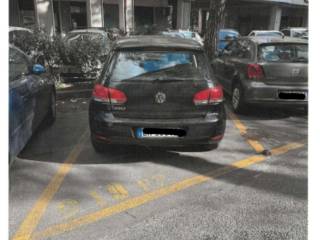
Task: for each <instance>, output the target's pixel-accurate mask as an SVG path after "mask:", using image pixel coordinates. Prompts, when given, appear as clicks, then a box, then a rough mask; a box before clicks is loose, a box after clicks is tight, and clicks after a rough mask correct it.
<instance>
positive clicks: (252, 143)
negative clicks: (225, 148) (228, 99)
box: [228, 111, 265, 153]
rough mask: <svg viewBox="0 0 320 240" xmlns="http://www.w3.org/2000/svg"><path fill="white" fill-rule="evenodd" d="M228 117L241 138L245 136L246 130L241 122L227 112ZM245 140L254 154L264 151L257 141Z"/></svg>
mask: <svg viewBox="0 0 320 240" xmlns="http://www.w3.org/2000/svg"><path fill="white" fill-rule="evenodd" d="M228 115H229V117H230V118H231V120H232V121H233V123H234V125H235V126H236V128H238V130H239V132H240V134H241V136H245V135H246V134H247V130H248V128H247V127H246V126H245V125H244V124H243V123H242V122H241V120H240V119H239V118H238V117H237V116H236V115H235V114H234V113H232V112H230V111H229V112H228ZM246 140H247V143H248V144H249V145H250V146H251V147H252V148H253V149H254V150H255V151H256V153H261V152H263V151H264V150H265V149H264V147H263V145H262V144H261V143H260V142H259V141H257V140H254V139H250V138H247V139H246Z"/></svg>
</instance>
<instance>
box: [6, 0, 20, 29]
mask: <svg viewBox="0 0 320 240" xmlns="http://www.w3.org/2000/svg"><path fill="white" fill-rule="evenodd" d="M20 25H21V22H20V9H19V2H18V0H9V26H20Z"/></svg>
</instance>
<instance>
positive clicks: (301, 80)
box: [9, 29, 308, 153]
mask: <svg viewBox="0 0 320 240" xmlns="http://www.w3.org/2000/svg"><path fill="white" fill-rule="evenodd" d="M261 33H262V32H261V31H259V32H257V31H255V32H253V33H252V36H248V37H241V36H240V34H239V33H238V32H237V31H235V30H233V29H221V30H220V32H219V46H218V48H219V50H220V52H219V55H218V56H217V57H215V58H214V59H213V60H212V62H211V60H209V59H208V58H207V56H206V54H205V51H204V48H203V45H202V44H201V42H200V41H195V40H194V39H193V38H194V37H195V35H193V34H192V33H191V34H190V32H183V31H168V32H163V33H162V34H161V35H151V36H131V37H127V38H121V39H118V40H116V41H114V42H112V44H111V41H109V39H108V38H107V35H106V34H105V33H104V32H103V31H100V30H77V31H71V32H70V33H69V34H67V35H66V36H65V37H64V41H65V44H66V45H70V46H72V45H73V44H75V48H76V49H77V46H78V45H77V42H78V41H80V42H81V41H85V42H86V43H88V44H90V43H92V44H93V43H94V42H96V43H98V45H99V46H101V50H99V54H97V56H96V57H97V58H98V56H101V57H103V58H104V61H103V62H101V65H100V66H98V64H97V66H96V67H99V68H101V70H102V71H101V74H100V75H99V76H96V77H94V80H95V86H94V89H93V92H92V98H91V100H90V106H89V124H90V130H91V142H92V145H93V147H94V148H95V150H96V151H97V152H103V151H105V150H106V146H107V145H108V144H109V145H110V144H140V145H146V146H165V147H173V148H179V147H185V146H196V147H197V148H198V149H199V148H204V149H213V148H216V147H217V146H218V144H219V142H220V141H221V140H222V138H223V136H224V131H225V126H226V113H225V108H224V92H225V93H227V94H228V95H230V96H231V103H232V108H233V110H234V111H235V112H238V113H243V112H244V110H245V109H246V108H247V107H248V106H249V104H250V105H251V104H263V105H272V106H276V105H278V106H283V105H285V106H294V107H296V106H301V107H305V108H306V107H307V104H308V71H307V68H308V42H307V40H304V39H301V38H290V37H283V36H282V35H281V34H280V35H281V37H278V36H276V37H274V36H272V37H270V36H266V35H265V34H266V33H267V34H269V32H267V31H263V36H259V34H261ZM270 34H271V33H270ZM274 34H275V35H278V34H277V33H275V32H273V33H272V35H274ZM182 36H183V37H182ZM21 59H22V60H23V61H22V60H21ZM9 62H10V104H11V105H10V124H11V125H10V142H11V146H13V147H12V152H14V153H16V152H19V151H20V150H21V149H22V147H23V146H24V144H25V142H26V141H27V140H28V139H29V138H30V136H31V135H32V133H33V132H34V130H35V129H36V128H37V126H39V124H40V123H41V121H42V120H44V119H45V118H47V119H51V120H52V119H54V117H55V89H54V84H53V83H52V81H50V76H48V75H46V74H45V70H44V68H43V67H42V66H41V65H37V64H36V65H33V67H32V64H31V61H30V60H29V58H28V57H27V56H26V55H25V54H24V53H23V52H22V51H20V50H19V49H17V48H16V47H13V46H10V59H9ZM70 69H71V68H70ZM74 69H76V68H74ZM69 73H70V74H71V75H72V76H76V75H77V74H78V73H79V71H78V70H77V71H70V70H69ZM19 114H20V115H19Z"/></svg>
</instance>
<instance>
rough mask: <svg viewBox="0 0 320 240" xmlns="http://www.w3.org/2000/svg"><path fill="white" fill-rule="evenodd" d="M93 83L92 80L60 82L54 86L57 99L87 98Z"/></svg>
mask: <svg viewBox="0 0 320 240" xmlns="http://www.w3.org/2000/svg"><path fill="white" fill-rule="evenodd" d="M93 84H94V83H93V82H77V83H61V84H59V85H58V86H56V90H57V100H62V99H68V98H88V97H90V96H91V92H92V89H93Z"/></svg>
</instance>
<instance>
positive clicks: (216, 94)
mask: <svg viewBox="0 0 320 240" xmlns="http://www.w3.org/2000/svg"><path fill="white" fill-rule="evenodd" d="M222 101H223V90H222V87H221V85H217V86H215V87H213V88H207V89H205V90H202V91H200V92H198V93H196V94H195V95H194V97H193V102H194V104H195V105H208V104H214V103H219V102H222Z"/></svg>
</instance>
